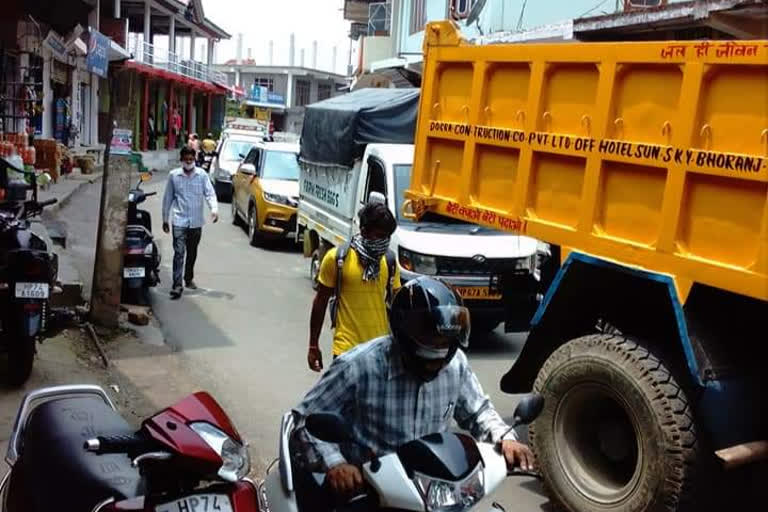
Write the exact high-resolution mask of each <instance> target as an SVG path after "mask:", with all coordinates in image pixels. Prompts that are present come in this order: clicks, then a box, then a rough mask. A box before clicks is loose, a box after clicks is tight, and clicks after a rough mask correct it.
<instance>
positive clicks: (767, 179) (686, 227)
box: [406, 22, 768, 300]
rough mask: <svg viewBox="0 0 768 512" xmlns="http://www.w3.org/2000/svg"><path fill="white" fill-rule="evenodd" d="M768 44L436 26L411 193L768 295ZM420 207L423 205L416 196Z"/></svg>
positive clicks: (501, 223) (583, 247)
mask: <svg viewBox="0 0 768 512" xmlns="http://www.w3.org/2000/svg"><path fill="white" fill-rule="evenodd" d="M767 84H768V41H738V42H736V41H696V42H674V41H672V42H669V41H667V42H662V43H607V44H603V43H576V44H524V45H521V44H518V45H514V44H512V45H491V46H475V45H471V44H468V43H467V42H466V41H464V40H463V39H462V38H461V36H460V35H459V33H458V31H457V29H456V27H455V25H453V24H452V23H451V22H440V23H434V24H430V25H429V26H428V27H427V30H426V36H425V70H424V82H423V87H422V97H421V104H420V111H419V121H418V126H417V134H416V155H415V161H414V168H413V175H412V181H411V188H410V190H408V191H407V192H406V196H407V197H408V198H409V199H411V202H410V208H411V209H412V213H413V214H414V215H415V216H417V217H418V216H420V215H422V214H423V213H424V212H426V211H433V212H437V213H439V214H442V215H448V216H451V217H455V218H460V219H464V220H469V221H472V222H475V223H478V224H483V225H487V226H490V227H495V228H499V229H504V230H508V231H513V232H521V233H524V234H527V235H530V236H532V237H536V238H539V239H542V240H545V241H547V242H551V243H555V244H559V245H562V246H565V247H571V248H575V249H577V250H579V251H582V252H586V253H589V254H593V255H596V256H599V257H602V258H605V259H608V260H612V261H616V262H619V263H622V264H626V265H631V266H638V267H642V268H645V269H648V270H652V271H655V272H659V273H665V274H671V275H673V276H674V277H675V280H676V282H677V286H678V293H679V295H680V297H681V299H683V300H684V299H685V298H686V296H687V293H688V290H689V289H690V286H691V284H692V283H693V282H700V283H704V284H708V285H712V286H716V287H719V288H723V289H726V290H729V291H732V292H735V293H739V294H743V295H748V296H751V297H755V298H759V299H762V300H768V158H766V154H767V152H768V85H767ZM406 208H409V205H406Z"/></svg>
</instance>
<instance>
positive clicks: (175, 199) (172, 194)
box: [163, 147, 219, 299]
mask: <svg viewBox="0 0 768 512" xmlns="http://www.w3.org/2000/svg"><path fill="white" fill-rule="evenodd" d="M181 163H182V165H181V167H178V168H176V169H174V170H172V171H171V173H170V176H168V183H167V184H166V185H165V195H164V196H163V231H165V232H166V233H169V232H171V224H170V223H169V221H170V222H172V224H173V288H172V289H171V298H172V299H178V298H179V297H181V293H182V291H183V290H184V287H183V286H182V280H181V279H182V277H183V278H184V282H185V283H186V285H187V288H189V289H191V290H195V289H197V285H196V284H195V280H194V277H195V261H196V260H197V246H198V244H199V243H200V237H201V235H202V232H203V224H205V219H204V207H203V203H205V202H207V203H208V208H210V210H211V220H212V221H213V222H214V223H216V222H218V220H219V215H218V203H217V202H216V192H215V191H214V190H213V186H212V185H211V181H210V179H209V178H208V174H206V172H205V171H204V170H202V169H200V168H199V167H197V166H196V165H195V151H194V150H193V149H191V148H188V147H183V148H181ZM171 213H172V214H173V218H171ZM185 255H186V261H185Z"/></svg>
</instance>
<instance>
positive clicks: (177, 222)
mask: <svg viewBox="0 0 768 512" xmlns="http://www.w3.org/2000/svg"><path fill="white" fill-rule="evenodd" d="M203 200H205V202H207V203H208V207H209V208H210V209H211V213H217V212H218V209H219V206H218V202H217V201H216V192H215V191H214V190H213V185H211V180H210V179H209V178H208V174H206V172H205V171H204V170H202V169H200V168H199V167H195V172H194V173H193V174H191V175H190V176H187V175H186V174H184V171H183V170H182V168H181V167H179V168H177V169H174V170H172V171H171V173H170V174H169V176H168V183H167V184H166V185H165V195H164V196H163V222H168V220H169V217H170V214H171V207H173V219H171V220H172V222H171V224H173V225H174V226H178V227H181V228H201V227H203V224H205V217H204V212H203Z"/></svg>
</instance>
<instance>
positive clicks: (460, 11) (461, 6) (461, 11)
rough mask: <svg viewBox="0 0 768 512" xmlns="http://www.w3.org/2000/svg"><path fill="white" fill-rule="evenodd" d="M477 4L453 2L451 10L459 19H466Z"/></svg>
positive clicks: (467, 0) (470, 0)
mask: <svg viewBox="0 0 768 512" xmlns="http://www.w3.org/2000/svg"><path fill="white" fill-rule="evenodd" d="M476 3H477V0H451V10H452V11H453V13H454V14H455V15H456V16H457V17H459V18H462V19H464V18H466V17H467V16H469V11H471V10H472V7H474V5H475V4H476Z"/></svg>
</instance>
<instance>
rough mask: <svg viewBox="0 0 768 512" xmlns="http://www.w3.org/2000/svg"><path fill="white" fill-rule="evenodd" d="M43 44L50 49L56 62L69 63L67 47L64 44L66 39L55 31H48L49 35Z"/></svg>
mask: <svg viewBox="0 0 768 512" xmlns="http://www.w3.org/2000/svg"><path fill="white" fill-rule="evenodd" d="M43 44H45V46H47V47H48V48H50V50H51V53H53V57H54V58H55V59H56V60H60V61H62V62H67V47H66V45H65V44H64V38H63V37H61V36H60V35H59V34H57V33H56V32H54V31H53V30H50V31H48V35H47V36H45V39H43Z"/></svg>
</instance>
